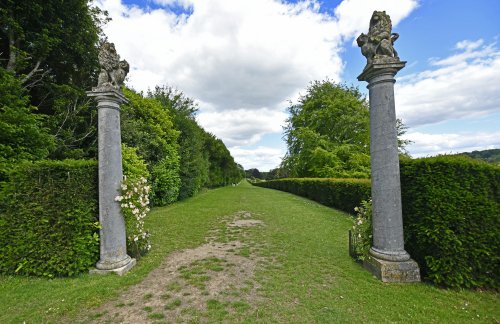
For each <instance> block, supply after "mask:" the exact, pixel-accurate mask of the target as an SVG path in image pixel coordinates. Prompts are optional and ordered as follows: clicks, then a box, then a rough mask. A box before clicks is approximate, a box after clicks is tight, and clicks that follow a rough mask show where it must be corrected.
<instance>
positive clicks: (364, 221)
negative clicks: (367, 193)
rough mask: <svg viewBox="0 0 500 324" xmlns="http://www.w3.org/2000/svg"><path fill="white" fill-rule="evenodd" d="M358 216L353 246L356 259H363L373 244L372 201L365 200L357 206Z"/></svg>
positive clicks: (354, 227) (354, 229)
mask: <svg viewBox="0 0 500 324" xmlns="http://www.w3.org/2000/svg"><path fill="white" fill-rule="evenodd" d="M354 211H355V212H356V218H355V220H354V226H353V227H352V232H351V233H352V241H351V243H352V248H353V251H352V252H353V254H354V257H355V259H356V260H358V261H363V260H365V259H366V257H367V256H368V252H369V251H370V248H371V247H372V245H373V231H372V215H373V210H372V201H371V199H370V200H369V201H366V200H363V201H362V202H361V206H359V207H355V208H354Z"/></svg>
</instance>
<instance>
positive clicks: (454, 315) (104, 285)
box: [0, 183, 500, 323]
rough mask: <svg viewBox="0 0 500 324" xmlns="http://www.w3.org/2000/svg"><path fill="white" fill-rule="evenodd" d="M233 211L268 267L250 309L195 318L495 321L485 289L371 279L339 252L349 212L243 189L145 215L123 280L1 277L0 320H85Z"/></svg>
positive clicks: (219, 308) (212, 308)
mask: <svg viewBox="0 0 500 324" xmlns="http://www.w3.org/2000/svg"><path fill="white" fill-rule="evenodd" d="M241 210H245V211H249V212H251V213H252V214H253V215H256V216H254V217H255V218H258V219H260V220H262V221H263V222H264V223H265V226H260V227H259V228H258V230H257V229H255V228H254V229H252V230H250V231H247V236H246V237H245V241H247V242H251V241H253V242H259V243H265V244H262V245H260V246H261V247H260V249H259V251H258V254H259V255H262V256H269V257H271V256H272V257H274V258H275V261H274V262H267V263H263V264H262V266H261V269H260V270H259V271H258V272H257V273H256V280H257V282H258V283H259V285H260V286H261V288H259V294H261V295H262V297H261V299H260V300H258V301H257V307H255V306H250V305H247V303H246V302H234V303H233V304H223V303H221V302H219V301H217V300H213V301H211V302H210V303H209V304H208V305H207V309H208V310H207V312H204V313H199V312H198V313H197V312H195V311H193V312H194V313H196V314H197V316H198V315H199V316H203V318H204V320H203V321H206V322H217V321H222V320H224V321H228V322H280V323H295V322H318V323H332V322H339V321H341V322H361V321H368V322H436V323H442V322H454V323H457V322H462V323H465V322H470V321H472V320H476V321H479V322H489V323H491V322H498V321H499V320H500V306H499V303H498V297H497V295H496V294H494V293H492V292H472V291H455V290H445V289H439V288H436V287H434V286H430V285H427V284H424V283H421V284H384V283H382V282H380V281H378V280H377V279H375V278H373V276H372V275H371V274H370V273H368V272H367V271H365V270H364V269H363V268H362V267H361V266H360V265H359V264H357V263H355V262H354V261H352V260H351V259H350V257H349V256H348V251H347V250H348V246H347V244H348V240H347V230H348V229H349V228H350V227H351V226H352V220H351V219H350V218H349V216H347V215H345V214H343V213H341V212H338V211H336V210H333V209H330V208H327V207H324V206H321V205H319V204H316V203H314V202H311V201H309V200H306V199H303V198H300V197H296V196H293V195H290V194H287V193H283V192H279V191H274V190H269V189H263V188H257V187H252V186H250V185H248V184H246V183H243V184H242V185H240V186H237V187H227V188H221V189H216V190H210V191H207V192H204V193H202V194H200V195H198V196H197V197H194V198H191V199H188V200H186V201H183V202H180V203H176V204H174V205H172V206H169V207H165V208H156V209H154V210H153V211H152V212H151V214H150V216H149V217H148V218H147V219H146V227H147V228H148V229H150V230H151V232H152V239H153V249H152V251H151V252H150V253H149V254H148V255H147V256H145V257H143V258H142V259H141V260H140V261H139V262H138V264H137V266H136V267H135V268H134V269H133V270H132V271H131V272H129V273H128V274H127V275H125V276H123V277H119V276H115V275H109V276H96V275H94V276H91V275H87V274H84V275H81V276H80V277H77V278H63V279H53V280H48V279H40V278H22V277H5V276H4V277H0V323H22V322H23V321H26V322H29V323H39V322H70V321H71V320H72V319H74V318H76V317H79V316H82V314H88V313H89V312H91V311H89V310H90V309H92V308H95V307H96V306H98V305H100V304H102V303H104V302H106V301H109V300H113V299H114V298H116V297H117V296H118V294H119V293H120V292H121V291H122V290H123V289H125V288H126V287H127V286H130V285H133V284H135V283H138V282H140V281H141V280H142V279H143V278H144V277H145V276H146V275H147V274H148V273H149V272H150V271H151V270H152V269H154V268H156V267H157V266H159V264H160V262H161V261H162V260H163V259H164V258H165V257H166V256H167V255H168V254H169V253H171V252H173V251H175V250H179V249H186V248H194V247H197V246H199V245H201V244H204V243H205V237H206V236H207V235H208V233H209V230H210V229H214V228H218V227H220V221H221V220H222V218H223V217H224V216H229V215H232V214H234V213H236V212H237V211H241ZM227 235H228V236H230V235H236V236H237V235H238V234H230V233H227ZM240 252H241V251H240ZM243 254H247V251H243ZM222 266H224V264H223V263H221V262H218V261H215V260H212V261H210V262H207V263H205V264H202V267H201V268H203V269H208V270H212V271H218V269H219V267H222ZM211 267H212V268H211ZM161 289H162V291H159V292H158V295H161V294H165V293H170V292H175V291H176V287H175V285H172V286H171V287H161ZM145 298H146V299H147V298H148V297H145ZM130 302H131V303H132V302H136V303H142V302H143V300H136V301H133V300H132V301H130ZM247 306H248V307H247ZM236 310H237V311H236ZM186 312H187V310H186ZM152 314H155V313H152ZM83 316H85V315H83ZM152 316H156V315H152Z"/></svg>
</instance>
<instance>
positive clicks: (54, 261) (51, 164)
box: [0, 160, 99, 277]
mask: <svg viewBox="0 0 500 324" xmlns="http://www.w3.org/2000/svg"><path fill="white" fill-rule="evenodd" d="M97 183H98V182H97V163H96V162H95V161H84V160H65V161H39V162H36V163H26V164H21V165H20V166H18V167H17V168H16V169H15V170H13V171H12V172H11V173H10V175H9V182H7V183H6V184H5V187H4V189H3V191H2V196H1V197H0V198H1V199H0V204H1V206H0V207H1V208H0V255H1V258H0V273H3V274H19V275H35V276H45V277H59V276H73V275H77V274H79V273H81V272H84V271H87V270H88V269H89V268H90V267H92V266H94V264H95V262H97V260H98V259H99V236H98V197H97V192H98V190H97Z"/></svg>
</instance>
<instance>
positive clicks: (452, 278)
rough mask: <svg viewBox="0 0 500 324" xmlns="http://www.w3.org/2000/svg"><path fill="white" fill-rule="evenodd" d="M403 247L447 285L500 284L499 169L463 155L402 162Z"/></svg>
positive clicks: (428, 274)
mask: <svg viewBox="0 0 500 324" xmlns="http://www.w3.org/2000/svg"><path fill="white" fill-rule="evenodd" d="M401 188H402V199H403V217H404V220H403V223H404V228H405V249H406V250H407V251H408V252H409V253H410V255H411V256H412V258H414V259H415V261H417V262H418V264H419V265H420V269H421V272H422V275H423V276H424V277H425V278H427V279H428V280H430V281H432V282H434V283H435V284H438V285H443V286H448V287H466V288H472V287H490V288H496V289H498V288H500V278H499V272H500V168H499V167H497V166H495V165H493V164H488V163H485V162H481V161H476V160H472V159H470V158H466V157H461V156H439V157H433V158H423V159H415V160H409V159H408V160H407V159H405V160H402V161H401Z"/></svg>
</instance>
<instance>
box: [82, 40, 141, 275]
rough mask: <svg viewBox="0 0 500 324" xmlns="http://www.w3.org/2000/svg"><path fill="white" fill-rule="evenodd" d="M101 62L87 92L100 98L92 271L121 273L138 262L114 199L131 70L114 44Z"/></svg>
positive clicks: (120, 174) (119, 178) (106, 48)
mask: <svg viewBox="0 0 500 324" xmlns="http://www.w3.org/2000/svg"><path fill="white" fill-rule="evenodd" d="M99 61H100V63H101V67H102V70H101V74H100V75H99V84H98V86H97V87H96V88H93V89H92V91H88V92H87V95H88V96H89V97H94V98H95V99H96V101H97V113H98V149H99V153H98V159H99V162H98V164H99V222H100V224H101V229H100V233H99V234H100V260H99V262H97V264H96V269H94V270H91V271H90V272H91V273H98V274H106V273H110V272H115V273H117V274H119V275H122V274H124V273H125V272H127V271H128V270H130V269H131V268H132V267H133V266H134V265H135V263H136V261H135V259H132V258H131V257H130V256H129V255H128V254H127V242H126V232H125V220H124V218H123V215H122V212H121V207H120V203H119V202H118V201H116V200H115V199H116V197H117V196H119V195H120V186H121V181H122V180H123V169H122V149H121V131H120V104H121V103H126V102H127V99H126V98H125V96H124V95H123V94H122V93H121V91H120V85H121V83H122V82H123V79H124V78H125V75H126V73H127V72H128V63H126V61H121V62H120V61H119V56H118V54H116V51H115V49H114V45H113V44H110V43H105V44H104V45H103V47H102V48H101V52H100V54H99ZM123 62H125V64H123ZM122 67H124V68H125V69H123V68H122Z"/></svg>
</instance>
